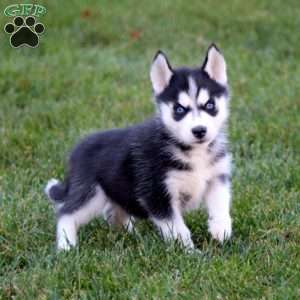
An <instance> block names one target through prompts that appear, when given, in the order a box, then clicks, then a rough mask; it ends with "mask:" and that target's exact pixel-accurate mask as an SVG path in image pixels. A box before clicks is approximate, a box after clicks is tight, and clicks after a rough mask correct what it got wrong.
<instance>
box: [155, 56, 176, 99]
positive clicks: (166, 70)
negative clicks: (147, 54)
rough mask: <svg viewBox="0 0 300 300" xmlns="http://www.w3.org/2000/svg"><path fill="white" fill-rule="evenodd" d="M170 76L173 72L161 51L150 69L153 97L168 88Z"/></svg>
mask: <svg viewBox="0 0 300 300" xmlns="http://www.w3.org/2000/svg"><path fill="white" fill-rule="evenodd" d="M172 75H173V70H172V67H171V66H170V64H169V62H168V59H167V57H166V55H165V54H164V53H163V52H162V51H158V52H157V53H156V55H155V56H154V59H153V61H152V65H151V68H150V78H151V82H152V87H153V90H154V93H155V95H158V94H160V93H161V92H162V91H163V90H164V89H165V88H166V87H167V86H168V84H169V82H170V79H171V77H172Z"/></svg>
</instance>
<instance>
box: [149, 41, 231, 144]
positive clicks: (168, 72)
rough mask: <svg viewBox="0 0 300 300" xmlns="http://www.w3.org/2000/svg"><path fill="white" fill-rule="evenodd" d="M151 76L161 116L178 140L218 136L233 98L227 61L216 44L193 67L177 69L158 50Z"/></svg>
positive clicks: (196, 140) (207, 139)
mask: <svg viewBox="0 0 300 300" xmlns="http://www.w3.org/2000/svg"><path fill="white" fill-rule="evenodd" d="M150 78H151V82H152V87H153V91H154V96H155V99H156V103H157V107H158V111H159V113H160V117H161V119H162V121H163V123H164V124H165V126H166V127H167V128H168V130H169V131H170V133H171V134H172V136H173V137H174V138H175V139H177V140H178V141H179V142H181V143H183V144H186V145H193V144H206V143H209V142H211V141H213V140H214V139H215V138H216V136H217V135H218V133H219V131H220V130H221V129H222V128H223V127H224V124H225V123H226V120H227V118H228V114H229V111H228V101H229V98H228V83H227V72H226V63H225V60H224V57H223V55H222V54H221V52H220V51H219V49H218V48H217V47H216V46H215V45H214V44H213V45H211V46H210V47H209V49H208V51H207V54H206V57H205V59H204V63H203V64H202V66H201V67H198V68H193V69H190V68H179V69H173V68H172V67H171V64H170V63H169V61H168V59H167V57H166V55H165V54H164V53H163V52H161V51H159V52H157V54H156V55H155V57H154V59H153V62H152V65H151V70H150Z"/></svg>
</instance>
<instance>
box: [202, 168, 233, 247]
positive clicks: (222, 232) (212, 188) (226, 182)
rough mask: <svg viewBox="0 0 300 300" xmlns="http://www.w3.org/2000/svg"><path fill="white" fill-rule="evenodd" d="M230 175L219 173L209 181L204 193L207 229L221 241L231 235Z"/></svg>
mask: <svg viewBox="0 0 300 300" xmlns="http://www.w3.org/2000/svg"><path fill="white" fill-rule="evenodd" d="M230 199H231V192H230V176H229V175H227V174H220V175H219V176H217V177H216V178H214V179H213V181H212V182H211V183H210V185H209V187H208V190H207V193H206V195H205V203H206V207H207V211H208V217H209V218H208V230H209V232H210V233H211V235H212V237H213V238H214V239H216V240H218V241H220V242H221V243H222V242H223V241H224V240H225V239H229V238H230V236H231V230H232V229H231V217H230Z"/></svg>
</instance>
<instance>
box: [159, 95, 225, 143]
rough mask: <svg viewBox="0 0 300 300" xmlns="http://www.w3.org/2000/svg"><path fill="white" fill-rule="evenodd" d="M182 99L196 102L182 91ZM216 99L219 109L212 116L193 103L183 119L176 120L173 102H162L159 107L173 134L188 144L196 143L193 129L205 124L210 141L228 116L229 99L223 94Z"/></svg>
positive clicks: (206, 137)
mask: <svg viewBox="0 0 300 300" xmlns="http://www.w3.org/2000/svg"><path fill="white" fill-rule="evenodd" d="M200 93H201V90H200ZM203 93H205V92H203ZM203 93H202V95H203ZM180 99H181V101H184V102H185V103H188V102H189V103H195V102H196V100H195V99H194V100H192V99H190V97H189V96H188V95H187V94H186V93H184V92H182V93H180ZM215 100H216V106H217V109H218V110H219V112H218V114H217V115H216V116H211V115H209V114H208V113H206V112H205V111H199V110H198V108H197V107H196V105H195V104H193V105H192V107H191V110H190V111H189V112H188V113H187V114H186V116H185V117H184V118H183V119H182V120H180V121H175V120H174V118H173V106H172V104H171V103H169V104H167V103H161V104H160V107H159V109H160V112H161V117H162V120H163V122H164V123H165V125H166V126H167V128H169V130H170V132H171V134H173V135H174V136H175V137H176V138H177V139H179V140H180V141H181V142H183V143H185V144H187V145H190V144H193V143H196V142H197V138H196V137H195V136H194V134H193V133H192V129H193V128H194V127H197V126H204V127H206V129H207V133H206V136H205V139H206V142H207V143H209V142H211V141H213V140H214V139H215V138H216V136H217V134H218V133H219V131H220V129H221V128H222V126H224V123H225V122H226V120H227V117H228V107H227V105H228V99H226V98H225V97H224V96H221V97H219V98H216V99H215Z"/></svg>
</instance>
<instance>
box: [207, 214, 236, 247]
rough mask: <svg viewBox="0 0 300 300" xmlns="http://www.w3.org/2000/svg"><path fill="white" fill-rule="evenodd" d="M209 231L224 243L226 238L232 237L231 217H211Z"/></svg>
mask: <svg viewBox="0 0 300 300" xmlns="http://www.w3.org/2000/svg"><path fill="white" fill-rule="evenodd" d="M208 231H209V232H210V234H211V235H212V237H213V238H214V239H215V240H218V241H219V242H221V243H223V242H224V240H228V239H229V238H230V237H231V232H232V225H231V218H230V217H228V218H224V219H210V220H209V221H208Z"/></svg>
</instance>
